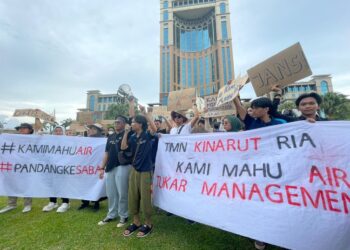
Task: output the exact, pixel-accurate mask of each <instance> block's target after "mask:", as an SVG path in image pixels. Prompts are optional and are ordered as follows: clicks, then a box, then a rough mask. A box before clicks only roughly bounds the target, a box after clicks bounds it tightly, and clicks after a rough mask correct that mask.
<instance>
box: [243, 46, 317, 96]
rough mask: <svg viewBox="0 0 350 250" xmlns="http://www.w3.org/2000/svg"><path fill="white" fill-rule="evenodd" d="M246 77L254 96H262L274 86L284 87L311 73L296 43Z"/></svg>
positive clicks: (251, 71) (255, 68)
mask: <svg viewBox="0 0 350 250" xmlns="http://www.w3.org/2000/svg"><path fill="white" fill-rule="evenodd" d="M248 75H249V79H250V81H251V83H252V84H253V88H254V91H255V93H256V95H257V96H262V95H264V94H266V93H269V92H270V88H271V87H272V86H273V85H275V84H278V85H279V86H280V87H284V86H286V85H288V84H290V83H293V82H295V81H298V80H300V79H303V78H305V77H307V76H310V75H312V72H311V69H310V66H309V64H308V62H307V60H306V57H305V55H304V52H303V49H302V47H301V45H300V43H296V44H294V45H293V46H291V47H289V48H287V49H285V50H283V51H281V52H280V53H278V54H276V55H274V56H272V57H270V58H269V59H267V60H265V61H263V62H262V63H260V64H258V65H256V66H254V67H253V68H251V69H249V70H248Z"/></svg>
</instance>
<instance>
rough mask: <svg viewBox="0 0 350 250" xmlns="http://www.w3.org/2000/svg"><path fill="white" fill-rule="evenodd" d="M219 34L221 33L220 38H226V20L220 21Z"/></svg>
mask: <svg viewBox="0 0 350 250" xmlns="http://www.w3.org/2000/svg"><path fill="white" fill-rule="evenodd" d="M221 34H222V40H227V39H228V36H227V24H226V21H221Z"/></svg>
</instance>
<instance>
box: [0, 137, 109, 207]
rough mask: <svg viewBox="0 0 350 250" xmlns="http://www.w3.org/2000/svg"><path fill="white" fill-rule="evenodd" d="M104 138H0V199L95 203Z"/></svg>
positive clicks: (100, 189)
mask: <svg viewBox="0 0 350 250" xmlns="http://www.w3.org/2000/svg"><path fill="white" fill-rule="evenodd" d="M105 145H106V138H87V137H73V136H51V135H46V136H35V135H9V134H1V135H0V196H17V197H62V198H72V199H85V200H92V201H95V200H98V199H99V198H100V197H103V196H106V195H105V184H104V181H103V180H100V179H99V178H98V174H99V173H98V172H99V171H98V169H99V168H100V166H99V165H100V164H101V163H102V158H103V155H104V149H105Z"/></svg>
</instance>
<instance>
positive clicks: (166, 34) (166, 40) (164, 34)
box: [163, 28, 169, 46]
mask: <svg viewBox="0 0 350 250" xmlns="http://www.w3.org/2000/svg"><path fill="white" fill-rule="evenodd" d="M163 36H164V42H163V43H164V46H167V45H168V43H169V39H168V28H164V33H163Z"/></svg>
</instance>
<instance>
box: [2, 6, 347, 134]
mask: <svg viewBox="0 0 350 250" xmlns="http://www.w3.org/2000/svg"><path fill="white" fill-rule="evenodd" d="M159 8H160V4H159V1H158V0H134V1H122V0H102V1H101V0H60V1H58V0H56V1H55V0H33V1H26V0H0V122H3V121H7V122H8V125H7V126H8V127H11V126H12V127H13V125H14V124H15V123H18V122H19V121H18V120H16V119H13V118H10V117H11V115H12V114H13V111H14V109H16V108H40V109H42V110H44V111H46V112H48V113H52V112H53V110H55V111H56V116H57V120H58V121H61V120H63V119H66V118H73V119H74V118H75V112H76V110H77V109H78V108H84V107H85V105H86V104H85V103H86V91H87V90H92V89H99V90H101V91H102V93H115V92H116V90H117V88H118V86H119V85H121V84H123V83H128V84H130V85H131V86H132V89H133V92H134V94H135V95H136V96H137V97H138V98H139V99H141V101H142V102H143V103H148V102H157V101H158V92H159V17H160V10H159ZM230 13H231V26H232V42H233V51H234V60H235V72H236V74H239V73H241V74H245V72H246V70H247V69H249V68H250V67H252V66H254V65H255V64H257V63H259V62H261V61H263V60H265V59H266V58H268V57H270V56H271V55H273V54H275V53H277V52H279V51H281V50H283V49H285V48H287V47H289V46H290V45H292V44H294V43H296V42H300V43H301V45H302V46H303V49H304V52H305V54H306V57H307V58H308V61H309V64H310V66H311V68H312V71H313V73H314V74H332V76H333V84H334V88H335V90H336V91H338V92H342V93H344V94H348V95H350V46H349V45H350V28H349V25H350V17H349V16H350V15H349V13H350V1H348V0H333V1H331V0H318V1H311V0H308V1H305V0H293V1H287V0H284V1H283V0H264V1H261V0H231V1H230ZM243 96H244V97H254V96H255V94H254V92H253V90H252V88H251V87H250V86H249V85H248V86H247V87H245V89H244V90H243Z"/></svg>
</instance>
